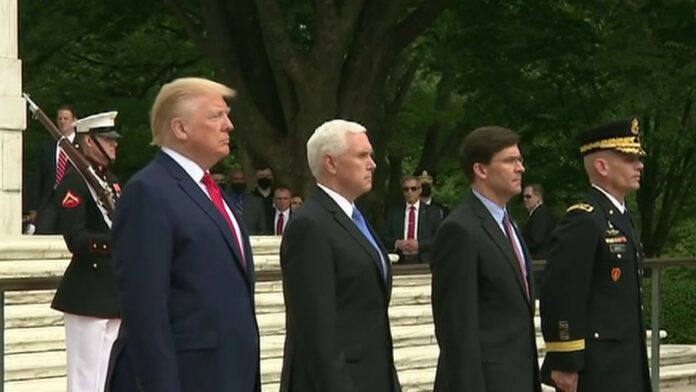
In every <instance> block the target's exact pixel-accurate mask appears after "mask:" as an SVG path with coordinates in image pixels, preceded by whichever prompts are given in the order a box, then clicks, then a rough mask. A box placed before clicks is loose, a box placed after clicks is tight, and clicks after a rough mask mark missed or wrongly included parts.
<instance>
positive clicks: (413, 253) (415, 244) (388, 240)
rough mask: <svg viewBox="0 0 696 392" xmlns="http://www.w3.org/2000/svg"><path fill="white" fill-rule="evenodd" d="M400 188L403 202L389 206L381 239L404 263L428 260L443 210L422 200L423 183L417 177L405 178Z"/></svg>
mask: <svg viewBox="0 0 696 392" xmlns="http://www.w3.org/2000/svg"><path fill="white" fill-rule="evenodd" d="M401 190H402V192H403V195H404V203H401V204H398V205H395V206H393V207H391V208H390V209H389V212H388V213H387V220H386V222H385V230H384V234H383V235H382V240H383V241H384V244H385V245H386V246H387V248H388V249H389V250H391V251H394V252H397V253H398V254H399V263H401V264H414V263H420V262H429V261H430V258H429V250H430V245H431V244H432V241H433V239H434V238H435V232H437V228H438V226H440V222H441V221H442V219H441V212H440V211H438V210H437V208H435V207H432V206H429V205H427V204H425V203H424V202H423V201H422V200H421V198H420V195H421V184H420V181H418V179H417V178H416V177H414V176H407V177H404V178H402V179H401Z"/></svg>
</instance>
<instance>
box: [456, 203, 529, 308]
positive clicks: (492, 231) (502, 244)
mask: <svg viewBox="0 0 696 392" xmlns="http://www.w3.org/2000/svg"><path fill="white" fill-rule="evenodd" d="M470 205H471V207H472V208H473V210H474V212H475V213H476V214H477V215H478V216H479V217H480V218H481V225H482V226H483V230H484V231H485V232H486V234H488V237H490V238H491V240H492V241H493V242H494V243H495V244H496V246H497V247H498V248H499V249H500V251H501V252H503V254H504V255H505V259H506V260H507V262H508V264H509V265H510V268H512V272H513V274H515V280H517V284H518V286H519V288H520V291H521V294H522V295H524V298H525V299H526V300H527V301H528V302H529V297H528V296H527V293H526V291H527V286H526V285H525V283H524V277H523V276H522V270H521V269H520V263H519V261H518V260H517V256H515V253H514V250H513V249H512V245H511V244H510V241H509V240H508V238H507V237H506V236H505V234H503V231H502V230H501V229H500V226H498V223H497V222H496V221H495V219H493V216H492V215H491V213H490V212H489V211H488V209H486V206H484V205H483V203H481V201H480V200H479V199H478V197H476V195H474V194H473V193H472V194H471V197H470ZM518 237H519V234H518ZM520 242H522V241H521V240H520ZM525 264H526V263H525Z"/></svg>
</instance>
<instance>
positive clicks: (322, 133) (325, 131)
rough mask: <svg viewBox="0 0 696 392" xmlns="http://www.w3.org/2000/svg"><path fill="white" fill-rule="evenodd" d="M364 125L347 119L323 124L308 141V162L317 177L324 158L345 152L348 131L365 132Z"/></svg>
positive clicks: (317, 177) (316, 177)
mask: <svg viewBox="0 0 696 392" xmlns="http://www.w3.org/2000/svg"><path fill="white" fill-rule="evenodd" d="M365 132H367V129H365V127H364V126H362V125H360V124H358V123H356V122H352V121H346V120H340V119H339V120H330V121H327V122H325V123H323V124H321V125H320V126H319V127H318V128H317V129H315V130H314V133H313V134H312V136H311V137H310V138H309V140H308V141H307V164H308V165H309V170H311V171H312V175H313V176H314V178H315V179H319V175H320V174H321V171H322V165H323V162H322V161H323V158H324V157H325V156H326V155H330V156H332V157H336V156H339V155H341V154H343V153H344V152H345V151H346V150H347V149H348V143H347V142H346V135H347V134H348V133H365Z"/></svg>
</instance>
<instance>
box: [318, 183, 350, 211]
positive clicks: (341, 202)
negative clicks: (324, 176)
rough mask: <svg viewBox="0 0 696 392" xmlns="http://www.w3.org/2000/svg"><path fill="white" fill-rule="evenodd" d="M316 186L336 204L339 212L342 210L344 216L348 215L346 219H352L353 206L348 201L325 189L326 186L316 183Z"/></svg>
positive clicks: (329, 189) (331, 190) (327, 188)
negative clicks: (339, 209)
mask: <svg viewBox="0 0 696 392" xmlns="http://www.w3.org/2000/svg"><path fill="white" fill-rule="evenodd" d="M317 186H318V187H319V188H321V189H322V190H323V191H324V192H326V193H327V194H328V195H329V197H331V198H332V199H333V201H335V202H336V204H338V206H339V207H340V208H341V210H343V212H345V214H346V215H348V218H351V219H352V216H353V209H355V204H353V203H351V202H350V201H349V200H348V199H346V198H345V197H343V196H342V195H341V194H339V193H338V192H336V191H334V190H333V189H331V188H329V187H327V186H326V185H322V184H319V183H317Z"/></svg>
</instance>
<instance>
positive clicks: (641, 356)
mask: <svg viewBox="0 0 696 392" xmlns="http://www.w3.org/2000/svg"><path fill="white" fill-rule="evenodd" d="M579 141H580V152H581V154H582V155H583V161H584V166H585V171H586V172H587V175H588V178H589V180H590V182H591V184H592V185H591V188H590V190H589V191H588V193H587V195H586V196H585V198H584V200H583V201H582V202H581V203H578V204H575V205H573V206H571V207H570V208H568V210H567V211H566V214H565V216H564V217H563V218H562V219H561V221H560V222H559V223H558V225H557V226H556V228H555V230H554V232H553V235H552V238H551V244H550V250H549V255H548V264H547V267H546V271H545V276H544V287H543V290H542V293H541V321H542V331H543V334H544V340H545V341H546V357H545V359H544V364H543V367H542V380H543V382H544V383H546V384H549V385H552V386H555V387H556V388H557V390H559V391H563V392H576V391H578V392H596V391H612V392H624V391H625V392H646V391H650V390H651V386H650V375H649V372H648V361H647V354H646V347H645V327H644V321H643V310H642V303H641V278H642V270H641V261H642V249H641V244H640V240H639V235H638V231H637V230H636V227H635V224H634V222H633V219H631V215H630V214H629V212H628V210H627V209H626V201H625V199H626V196H627V195H628V194H629V193H631V192H633V191H636V190H637V189H638V188H639V186H640V177H641V173H642V171H643V163H642V162H641V156H643V155H645V151H644V150H643V148H642V146H641V143H640V137H639V125H638V121H637V120H636V119H629V120H623V121H617V122H613V123H610V124H605V125H601V126H599V127H597V128H594V129H592V130H589V131H587V132H585V133H583V134H581V135H580V136H579Z"/></svg>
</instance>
